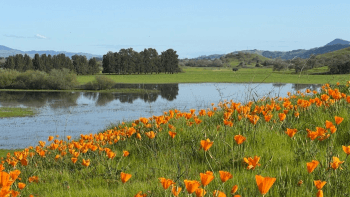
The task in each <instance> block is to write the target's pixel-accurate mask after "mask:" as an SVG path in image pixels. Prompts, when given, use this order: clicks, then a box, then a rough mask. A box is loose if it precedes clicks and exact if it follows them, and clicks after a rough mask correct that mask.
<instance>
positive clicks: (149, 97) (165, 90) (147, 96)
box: [96, 84, 179, 106]
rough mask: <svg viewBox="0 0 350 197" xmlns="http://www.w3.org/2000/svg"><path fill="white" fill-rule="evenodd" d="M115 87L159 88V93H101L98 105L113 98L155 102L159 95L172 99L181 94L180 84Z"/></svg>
mask: <svg viewBox="0 0 350 197" xmlns="http://www.w3.org/2000/svg"><path fill="white" fill-rule="evenodd" d="M115 88H134V89H135V88H136V89H144V90H159V93H142V94H140V93H100V94H98V99H97V102H96V105H100V106H101V105H106V104H107V103H109V102H111V101H113V100H119V101H120V102H121V103H133V102H134V101H135V100H137V99H142V100H143V101H144V102H149V103H151V102H155V101H156V100H157V98H158V96H159V94H160V95H161V97H162V98H164V99H167V100H168V101H172V100H174V99H176V96H177V95H178V94H179V85H178V84H117V85H116V86H115Z"/></svg>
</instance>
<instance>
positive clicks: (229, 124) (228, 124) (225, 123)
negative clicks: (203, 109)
mask: <svg viewBox="0 0 350 197" xmlns="http://www.w3.org/2000/svg"><path fill="white" fill-rule="evenodd" d="M224 125H226V126H229V127H232V126H233V122H231V121H228V120H224Z"/></svg>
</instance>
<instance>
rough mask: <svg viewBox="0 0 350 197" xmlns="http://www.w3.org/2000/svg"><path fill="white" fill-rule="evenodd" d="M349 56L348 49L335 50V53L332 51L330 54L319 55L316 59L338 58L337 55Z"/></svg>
mask: <svg viewBox="0 0 350 197" xmlns="http://www.w3.org/2000/svg"><path fill="white" fill-rule="evenodd" d="M349 54H350V47H348V48H344V49H340V50H336V51H332V52H329V53H325V54H321V55H317V56H316V57H317V58H333V57H335V56H338V55H349Z"/></svg>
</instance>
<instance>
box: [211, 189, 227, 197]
mask: <svg viewBox="0 0 350 197" xmlns="http://www.w3.org/2000/svg"><path fill="white" fill-rule="evenodd" d="M213 196H216V197H226V194H225V193H224V192H221V191H218V190H215V191H214V192H213Z"/></svg>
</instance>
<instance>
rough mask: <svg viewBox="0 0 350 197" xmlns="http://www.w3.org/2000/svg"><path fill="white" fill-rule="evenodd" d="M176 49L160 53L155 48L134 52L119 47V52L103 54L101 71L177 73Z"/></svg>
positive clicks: (130, 49)
mask: <svg viewBox="0 0 350 197" xmlns="http://www.w3.org/2000/svg"><path fill="white" fill-rule="evenodd" d="M178 57H179V56H178V55H177V54H176V51H174V50H173V49H168V50H166V51H163V52H162V53H161V54H160V55H159V54H158V52H157V50H156V49H152V48H148V49H144V50H143V51H141V52H136V51H134V50H133V49H132V48H128V49H121V50H119V52H112V51H110V52H108V53H107V54H105V55H103V59H102V67H103V70H102V73H113V74H120V75H124V74H149V73H150V74H153V73H157V74H159V73H168V74H173V73H178V72H180V68H179V59H178Z"/></svg>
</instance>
